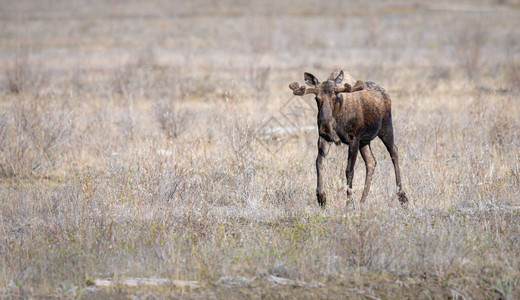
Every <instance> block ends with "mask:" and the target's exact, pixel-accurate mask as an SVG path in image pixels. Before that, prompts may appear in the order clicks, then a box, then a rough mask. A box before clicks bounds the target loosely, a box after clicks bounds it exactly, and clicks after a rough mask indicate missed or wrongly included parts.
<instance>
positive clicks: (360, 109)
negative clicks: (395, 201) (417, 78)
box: [289, 71, 408, 207]
mask: <svg viewBox="0 0 520 300" xmlns="http://www.w3.org/2000/svg"><path fill="white" fill-rule="evenodd" d="M304 79H305V82H306V83H307V84H308V85H309V86H311V88H305V87H303V86H302V87H300V86H299V84H298V83H292V84H290V85H289V87H290V88H291V89H292V90H293V93H294V94H295V95H304V94H308V93H313V94H315V95H316V103H317V105H318V118H317V123H318V132H319V136H320V137H319V139H318V157H317V158H316V170H317V179H318V186H317V189H316V195H317V198H318V203H319V204H320V205H321V206H323V207H324V206H325V204H326V201H327V200H326V195H325V192H324V191H323V179H322V170H323V159H324V158H325V156H326V155H327V153H328V151H329V148H330V144H331V143H333V142H334V143H336V144H337V145H339V144H341V143H344V144H347V145H349V155H348V163H347V170H346V177H347V185H348V188H347V197H348V198H349V199H348V200H347V203H348V201H350V199H351V197H352V181H353V178H354V166H355V163H356V158H357V154H358V152H361V157H363V160H364V161H365V166H366V179H365V188H364V190H363V195H362V196H361V202H364V201H365V199H366V197H367V195H368V191H369V190H370V183H371V181H372V175H373V173H374V169H375V166H376V160H375V158H374V155H373V153H372V149H371V148H370V142H371V141H372V140H373V139H374V138H376V137H379V138H380V139H381V140H382V141H383V143H384V144H385V146H386V148H387V150H388V152H389V153H390V156H391V158H392V162H393V163H394V170H395V177H396V184H397V195H398V198H399V201H400V202H401V204H406V203H407V202H408V199H407V197H406V195H405V192H404V191H403V188H402V184H401V176H400V170H399V158H398V151H397V146H396V145H395V143H394V133H393V127H392V110H391V106H392V103H391V100H390V96H389V95H388V94H387V93H386V91H385V89H384V88H382V87H381V86H379V85H377V84H375V83H373V82H365V83H364V82H362V81H357V82H356V83H355V85H354V86H351V85H350V84H348V83H345V84H344V85H343V86H341V85H340V84H341V82H342V81H343V71H341V72H340V73H339V74H338V76H337V77H336V78H334V77H329V79H328V80H327V81H325V82H322V83H320V82H319V81H318V79H317V78H316V77H315V76H314V75H312V74H309V73H305V74H304Z"/></svg>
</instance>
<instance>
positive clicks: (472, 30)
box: [451, 24, 487, 79]
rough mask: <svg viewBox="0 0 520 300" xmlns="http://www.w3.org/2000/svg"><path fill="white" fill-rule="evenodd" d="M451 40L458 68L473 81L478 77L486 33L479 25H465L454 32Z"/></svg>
mask: <svg viewBox="0 0 520 300" xmlns="http://www.w3.org/2000/svg"><path fill="white" fill-rule="evenodd" d="M451 39H452V43H453V44H454V47H455V55H456V56H455V57H456V58H457V60H458V64H459V66H460V67H461V68H462V69H463V70H464V72H465V73H466V76H468V78H470V79H475V78H476V77H477V76H478V75H479V74H478V73H479V71H478V70H479V68H480V66H481V58H482V48H483V47H484V45H485V43H486V41H487V32H486V31H485V30H484V29H483V28H482V27H481V25H479V24H466V25H465V26H464V27H463V28H459V29H458V30H454V31H453V35H452V37H451Z"/></svg>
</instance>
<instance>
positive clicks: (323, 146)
mask: <svg viewBox="0 0 520 300" xmlns="http://www.w3.org/2000/svg"><path fill="white" fill-rule="evenodd" d="M329 149H330V143H329V142H327V141H325V140H324V139H322V138H321V137H320V138H318V157H317V158H316V174H317V177H318V187H317V188H316V196H317V197H318V204H319V205H320V206H321V207H322V208H325V204H326V203H327V196H326V195H325V192H324V191H323V160H324V159H325V156H327V154H328V153H329Z"/></svg>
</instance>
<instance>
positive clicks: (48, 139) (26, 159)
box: [0, 98, 74, 177]
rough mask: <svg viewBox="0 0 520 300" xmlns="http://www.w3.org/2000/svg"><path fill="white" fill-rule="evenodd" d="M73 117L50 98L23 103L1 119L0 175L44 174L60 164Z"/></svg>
mask: <svg viewBox="0 0 520 300" xmlns="http://www.w3.org/2000/svg"><path fill="white" fill-rule="evenodd" d="M73 119H74V114H73V113H72V110H71V109H70V108H69V107H67V106H66V105H59V104H57V103H56V102H54V101H53V100H52V99H49V98H36V99H25V101H24V100H23V99H22V98H20V99H19V102H18V103H16V104H15V105H13V106H12V108H11V109H10V110H9V111H8V112H4V113H3V114H2V115H0V174H1V176H7V177H12V176H16V177H18V176H29V175H33V174H37V173H40V174H47V173H48V172H49V171H51V170H53V169H55V168H57V167H58V166H59V165H60V164H61V162H62V156H63V154H64V152H65V151H67V149H66V145H65V144H66V143H67V141H68V140H69V137H70V135H71V130H72V128H73Z"/></svg>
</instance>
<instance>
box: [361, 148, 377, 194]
mask: <svg viewBox="0 0 520 300" xmlns="http://www.w3.org/2000/svg"><path fill="white" fill-rule="evenodd" d="M359 152H360V153H361V157H362V158H363V160H364V161H365V168H366V177H365V188H364V189H363V195H362V196H361V203H363V202H365V200H366V198H367V196H368V192H369V191H370V183H371V182H372V176H373V175H374V170H375V168H376V165H377V162H376V158H375V157H374V154H373V153H372V149H371V148H370V144H367V145H364V146H362V147H361V148H360V149H359Z"/></svg>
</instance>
